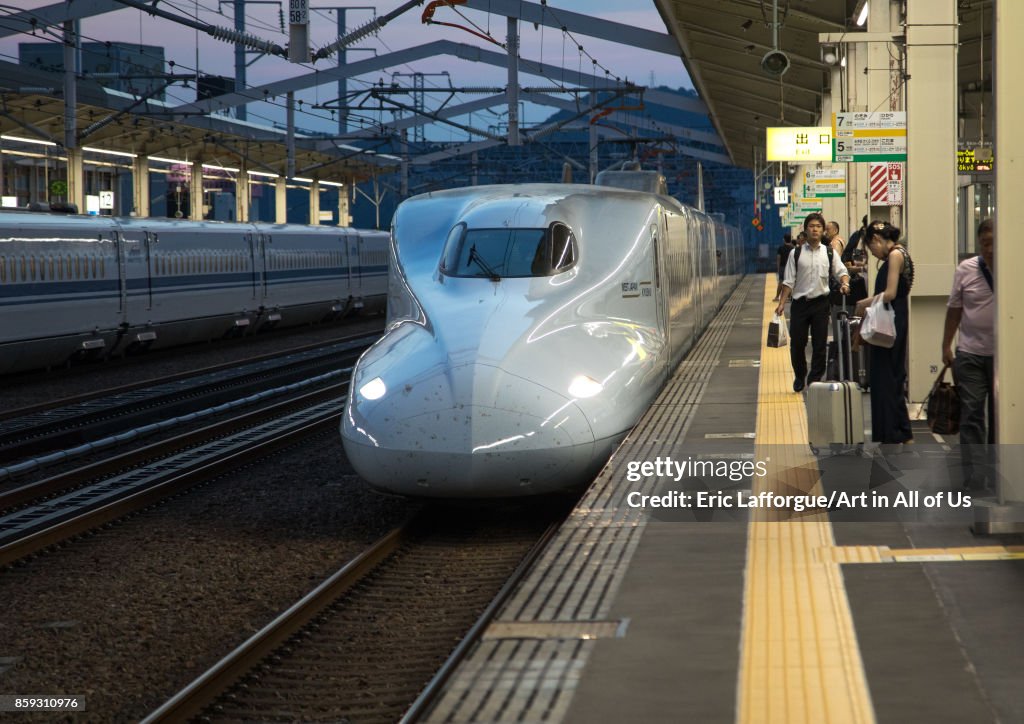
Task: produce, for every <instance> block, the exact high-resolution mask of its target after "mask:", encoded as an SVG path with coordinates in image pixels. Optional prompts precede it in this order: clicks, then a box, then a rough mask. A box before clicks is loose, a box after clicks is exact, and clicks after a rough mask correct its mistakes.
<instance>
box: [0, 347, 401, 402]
mask: <svg viewBox="0 0 1024 724" xmlns="http://www.w3.org/2000/svg"><path fill="white" fill-rule="evenodd" d="M379 331H380V333H383V332H384V330H383V328H382V329H380V330H379ZM376 334H377V331H376V330H374V331H371V332H369V333H365V334H353V335H352V336H350V337H338V338H337V339H332V340H330V341H328V342H313V343H311V344H305V345H302V346H300V347H290V348H288V349H286V350H281V351H278V352H268V353H266V354H261V355H256V356H255V357H245V358H243V359H239V360H235V361H233V362H224V363H223V364H216V365H210V366H209V367H200V368H199V369H195V370H189V371H187V372H178V373H175V374H172V375H167V376H166V377H153V378H150V379H148V380H142V381H141V382H133V383H131V384H127V385H122V386H119V387H107V388H104V389H102V390H97V391H95V392H87V393H85V394H83V395H73V396H71V397H62V398H60V399H57V400H50V401H48V402H41V403H39V404H38V405H27V406H25V407H19V408H15V409H13V410H3V411H0V422H3V421H5V420H11V419H14V418H16V417H25V416H26V415H33V414H36V413H39V412H46V411H47V410H54V409H57V408H60V407H69V406H71V405H75V404H78V403H81V402H88V401H90V400H95V399H98V398H101V397H112V396H114V395H120V394H124V393H125V392H134V391H135V390H141V389H145V388H147V387H154V386H156V385H163V384H167V383H169V382H178V381H179V380H187V379H188V378H189V377H199V376H200V375H206V374H211V373H214V372H223V371H225V370H229V369H233V368H235V367H239V366H242V365H250V364H257V363H260V362H268V361H270V360H273V359H276V358H278V357H286V356H288V355H291V354H301V353H302V352H312V351H313V350H315V349H317V348H319V347H327V346H329V345H333V344H343V343H345V342H355V341H357V340H359V339H363V338H368V337H373V336H374V335H376ZM178 351H179V352H181V351H182V350H178Z"/></svg>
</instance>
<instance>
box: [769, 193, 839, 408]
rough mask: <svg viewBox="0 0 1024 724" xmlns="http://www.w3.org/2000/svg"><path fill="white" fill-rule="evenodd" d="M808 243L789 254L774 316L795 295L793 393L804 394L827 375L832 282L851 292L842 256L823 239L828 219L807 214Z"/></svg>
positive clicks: (791, 329)
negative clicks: (827, 345)
mask: <svg viewBox="0 0 1024 724" xmlns="http://www.w3.org/2000/svg"><path fill="white" fill-rule="evenodd" d="M804 231H806V232H807V244H806V245H804V246H802V247H801V246H798V247H796V248H794V249H793V251H792V252H790V254H789V259H788V260H787V261H786V270H785V274H784V275H783V279H782V294H781V298H780V301H779V305H778V307H776V309H775V313H776V314H777V315H779V316H780V317H781V316H782V315H783V314H784V312H785V309H786V300H787V299H788V298H789V296H790V295H791V294H792V296H793V304H792V306H791V308H790V310H789V311H790V316H789V345H790V346H789V354H790V361H791V363H792V365H793V391H794V392H802V391H803V389H804V387H805V386H806V385H807V382H808V379H809V380H810V381H811V382H817V381H819V380H821V379H822V378H823V377H824V375H825V359H826V357H825V351H826V344H827V336H828V322H829V301H828V297H829V279H830V278H835V279H838V280H839V291H840V293H841V294H849V293H850V287H849V282H850V275H849V273H848V272H847V271H846V267H845V266H843V262H842V261H841V260H840V258H839V255H838V254H836V253H834V251H833V249H832V247H830V246H829V245H828V244H827V243H823V242H822V240H823V238H824V236H825V217H824V216H822V215H821V214H819V213H812V214H808V215H807V218H806V219H804ZM808 332H810V337H811V370H810V375H809V376H808V372H807V357H806V356H805V355H806V350H807V336H808Z"/></svg>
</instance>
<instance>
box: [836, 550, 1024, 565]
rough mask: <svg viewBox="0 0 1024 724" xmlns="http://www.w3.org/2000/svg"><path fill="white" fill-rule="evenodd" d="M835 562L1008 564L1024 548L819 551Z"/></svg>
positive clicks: (1017, 556) (1022, 556)
mask: <svg viewBox="0 0 1024 724" xmlns="http://www.w3.org/2000/svg"><path fill="white" fill-rule="evenodd" d="M819 554H820V555H821V556H822V558H824V559H826V560H831V561H833V562H835V563H929V562H945V561H1010V560H1020V559H1022V558H1024V546H971V547H969V548H896V549H892V548H889V547H888V546H838V547H836V548H831V549H825V550H823V551H819Z"/></svg>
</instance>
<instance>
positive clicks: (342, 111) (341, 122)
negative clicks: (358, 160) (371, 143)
mask: <svg viewBox="0 0 1024 724" xmlns="http://www.w3.org/2000/svg"><path fill="white" fill-rule="evenodd" d="M345 10H346V8H334V12H336V13H338V37H339V38H344V37H345ZM346 63H348V53H347V52H346V49H345V48H341V49H339V50H338V68H339V69H341V68H343V67H345V64H346ZM346 133H348V78H346V77H345V76H339V77H338V135H339V136H344V135H345V134H346ZM342 226H344V224H342Z"/></svg>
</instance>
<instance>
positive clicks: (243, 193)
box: [235, 158, 249, 222]
mask: <svg viewBox="0 0 1024 724" xmlns="http://www.w3.org/2000/svg"><path fill="white" fill-rule="evenodd" d="M248 220H249V164H247V163H246V162H245V159H244V158H243V159H241V160H240V162H239V164H238V177H237V178H236V179H235V221H240V222H246V221H248Z"/></svg>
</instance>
